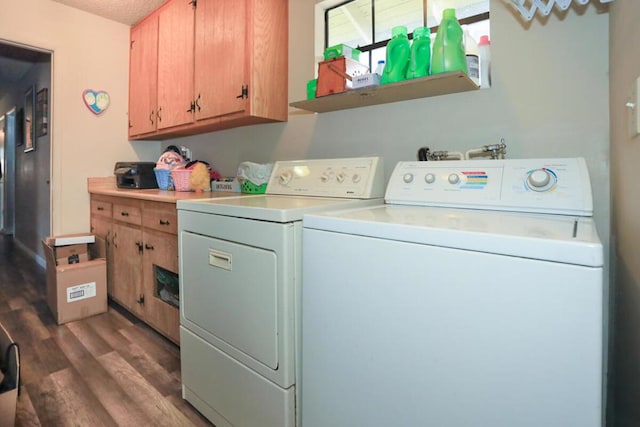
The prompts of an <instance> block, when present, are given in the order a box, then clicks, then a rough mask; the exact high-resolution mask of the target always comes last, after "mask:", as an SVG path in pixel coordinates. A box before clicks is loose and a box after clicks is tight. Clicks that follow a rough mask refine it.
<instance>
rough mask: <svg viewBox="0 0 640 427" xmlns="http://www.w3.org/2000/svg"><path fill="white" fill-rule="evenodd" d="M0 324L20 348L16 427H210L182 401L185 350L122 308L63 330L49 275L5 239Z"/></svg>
mask: <svg viewBox="0 0 640 427" xmlns="http://www.w3.org/2000/svg"><path fill="white" fill-rule="evenodd" d="M0 322H2V324H3V325H4V326H5V327H6V328H7V330H8V331H9V333H10V334H11V335H12V337H13V339H14V340H15V341H16V342H18V344H19V346H20V355H21V362H22V381H21V383H22V386H21V392H20V397H19V399H18V409H17V415H16V425H17V426H56V427H58V426H80V427H84V426H91V427H97V426H127V427H129V426H172V427H175V426H211V425H212V424H211V423H209V422H208V421H207V420H206V419H205V418H204V417H202V416H201V415H200V414H199V413H198V412H197V411H196V410H195V409H194V408H193V407H192V406H191V405H189V404H188V403H187V402H186V401H184V400H182V397H181V385H180V350H179V348H178V347H176V346H175V345H174V344H172V343H170V342H169V341H167V340H165V339H164V338H163V337H161V336H160V335H158V334H157V333H156V332H154V331H153V330H151V329H150V328H148V327H146V326H145V325H144V324H142V323H140V322H139V321H137V320H136V319H135V318H132V317H131V316H130V315H128V313H126V312H125V311H124V310H123V309H122V308H119V307H118V306H116V305H114V304H111V303H110V304H109V311H108V313H104V314H99V315H96V316H93V317H90V318H87V319H84V320H80V321H76V322H70V323H67V324H65V325H61V326H58V325H56V324H55V321H54V319H53V316H52V314H51V312H50V311H49V308H48V306H47V303H46V290H45V272H44V269H42V268H41V267H40V266H38V265H37V264H36V263H35V262H34V261H33V260H31V259H30V258H28V257H26V256H25V255H23V254H22V252H21V251H20V250H19V249H16V248H15V247H14V245H13V242H12V239H11V238H10V237H5V236H2V235H0Z"/></svg>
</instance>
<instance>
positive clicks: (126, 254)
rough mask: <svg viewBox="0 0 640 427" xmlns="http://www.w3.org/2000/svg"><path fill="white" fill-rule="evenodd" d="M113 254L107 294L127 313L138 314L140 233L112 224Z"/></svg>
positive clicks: (123, 225) (140, 264) (130, 227)
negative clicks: (126, 310)
mask: <svg viewBox="0 0 640 427" xmlns="http://www.w3.org/2000/svg"><path fill="white" fill-rule="evenodd" d="M111 251H112V252H113V257H112V260H113V262H112V263H111V264H112V268H111V269H110V272H111V277H110V279H111V280H110V283H109V285H110V289H109V294H110V295H111V297H112V298H113V299H115V300H116V301H118V302H119V303H120V304H122V305H123V306H124V307H126V308H127V309H129V311H131V312H133V313H135V314H138V315H139V314H140V313H142V307H140V304H139V303H138V302H137V301H138V299H139V297H140V294H141V283H142V231H141V230H140V229H139V228H137V227H132V226H130V225H126V224H113V226H112V236H111Z"/></svg>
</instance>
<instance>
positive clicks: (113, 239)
mask: <svg viewBox="0 0 640 427" xmlns="http://www.w3.org/2000/svg"><path fill="white" fill-rule="evenodd" d="M117 237H118V233H116V232H114V233H113V236H111V243H112V244H113V247H114V248H116V249H117V248H118V241H117V240H116V238H117Z"/></svg>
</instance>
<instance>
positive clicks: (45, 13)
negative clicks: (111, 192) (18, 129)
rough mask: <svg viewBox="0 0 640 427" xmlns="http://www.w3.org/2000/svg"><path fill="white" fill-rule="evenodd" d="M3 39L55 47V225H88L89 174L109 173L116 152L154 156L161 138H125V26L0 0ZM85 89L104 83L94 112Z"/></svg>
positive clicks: (60, 229)
mask: <svg viewBox="0 0 640 427" xmlns="http://www.w3.org/2000/svg"><path fill="white" fill-rule="evenodd" d="M0 10H1V11H2V13H0V39H1V40H7V41H11V42H17V43H21V44H25V45H28V46H32V47H38V48H43V49H45V50H49V51H52V53H53V72H52V90H51V93H50V99H51V109H50V111H51V138H52V140H51V145H52V155H51V159H52V165H51V170H52V173H51V175H52V176H51V178H52V180H51V183H52V228H51V230H52V233H53V234H62V233H73V232H86V231H88V230H89V197H88V194H87V183H86V178H87V177H89V176H109V175H112V174H113V165H114V163H115V162H116V161H117V160H136V159H144V160H148V159H151V160H155V159H156V158H157V156H158V155H159V148H158V146H159V144H158V143H155V142H136V143H129V142H128V138H127V123H128V121H127V109H128V87H129V86H128V76H129V68H128V67H129V65H128V64H129V27H128V26H126V25H123V24H118V23H115V22H113V21H110V20H106V19H102V18H99V17H96V16H94V15H90V14H87V13H85V12H82V11H79V10H77V9H73V8H70V7H67V6H64V5H62V4H60V3H57V2H54V1H51V0H20V1H13V0H0ZM85 89H95V90H106V91H107V92H109V94H110V96H111V106H110V107H109V109H108V110H107V111H106V112H105V113H103V114H102V115H101V116H95V115H94V114H92V113H91V112H90V111H89V110H88V109H87V108H86V107H85V106H84V103H83V101H82V92H83V90H85Z"/></svg>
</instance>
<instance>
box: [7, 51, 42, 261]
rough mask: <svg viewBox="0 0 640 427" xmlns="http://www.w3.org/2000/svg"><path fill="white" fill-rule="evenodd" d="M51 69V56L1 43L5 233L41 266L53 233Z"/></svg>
mask: <svg viewBox="0 0 640 427" xmlns="http://www.w3.org/2000/svg"><path fill="white" fill-rule="evenodd" d="M51 66H52V52H51V51H45V50H41V49H39V48H37V47H32V46H27V45H23V44H19V43H14V42H12V41H7V40H0V117H4V126H3V129H4V132H3V161H4V164H2V167H3V178H2V180H3V183H2V187H3V193H4V194H3V195H2V197H1V202H0V205H1V206H0V207H1V208H2V209H1V211H2V221H0V228H1V229H2V232H3V233H4V234H12V235H13V239H14V243H15V246H16V247H18V248H20V249H22V250H24V251H25V252H27V253H28V254H29V255H30V256H32V257H33V258H34V259H35V260H36V261H38V263H40V264H41V265H44V255H43V253H42V248H41V243H40V241H41V239H42V238H43V237H46V236H48V235H50V232H51V186H50V179H51V126H50V125H51V121H50V120H49V118H50V117H51V114H52V108H51V105H52V103H51V99H52V95H53V93H52V88H51V81H52V79H51V75H52V67H51ZM42 94H43V95H44V96H43V97H41V96H40V95H42ZM40 99H44V100H45V101H44V102H40ZM45 102H46V104H45ZM42 110H44V111H46V114H47V116H46V120H47V121H46V123H47V126H46V127H44V126H39V127H38V123H43V122H42V119H41V116H40V111H42ZM25 111H27V112H28V114H25ZM39 119H40V122H38V120H39ZM30 130H31V132H32V133H29V135H28V136H27V135H26V132H28V131H30Z"/></svg>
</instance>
